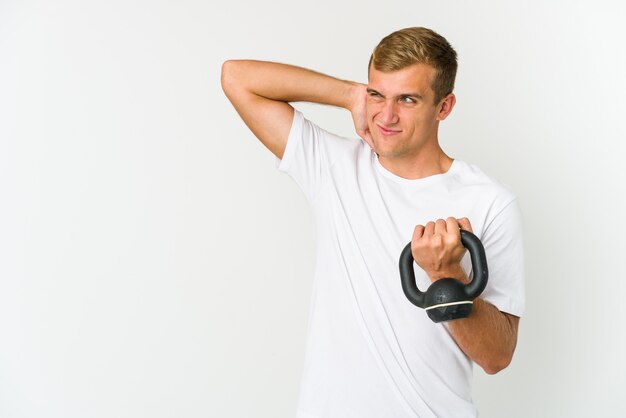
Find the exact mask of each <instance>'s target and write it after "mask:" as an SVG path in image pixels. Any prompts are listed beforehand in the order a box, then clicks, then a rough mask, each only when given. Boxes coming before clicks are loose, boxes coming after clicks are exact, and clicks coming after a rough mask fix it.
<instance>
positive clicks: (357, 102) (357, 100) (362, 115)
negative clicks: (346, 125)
mask: <svg viewBox="0 0 626 418" xmlns="http://www.w3.org/2000/svg"><path fill="white" fill-rule="evenodd" d="M350 112H351V113H352V121H353V122H354V129H355V130H356V133H357V135H358V136H360V137H361V139H363V141H365V142H367V144H368V145H369V146H370V148H372V149H374V142H373V141H372V135H371V133H370V130H369V126H368V124H367V86H366V85H365V84H357V85H356V88H355V89H354V94H353V99H352V105H351V107H350Z"/></svg>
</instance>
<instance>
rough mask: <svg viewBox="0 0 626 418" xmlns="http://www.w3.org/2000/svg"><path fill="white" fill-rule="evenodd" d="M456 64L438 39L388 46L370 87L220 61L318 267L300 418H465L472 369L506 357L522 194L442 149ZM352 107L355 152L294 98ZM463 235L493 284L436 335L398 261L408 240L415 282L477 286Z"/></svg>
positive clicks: (431, 35) (517, 303) (402, 34)
mask: <svg viewBox="0 0 626 418" xmlns="http://www.w3.org/2000/svg"><path fill="white" fill-rule="evenodd" d="M456 68H457V61H456V53H455V51H454V50H453V49H452V47H451V46H450V44H449V43H448V42H447V41H446V40H445V39H444V38H443V37H441V36H440V35H438V34H437V33H435V32H433V31H431V30H429V29H425V28H408V29H403V30H400V31H397V32H394V33H392V34H390V35H389V36H387V37H385V38H384V39H383V40H382V41H381V42H380V44H379V45H378V46H377V47H376V48H375V50H374V52H373V54H372V57H371V59H370V64H369V77H368V78H369V80H368V84H367V85H362V84H358V83H354V82H350V81H343V80H338V79H336V78H333V77H330V76H326V75H323V74H319V73H316V72H313V71H310V70H306V69H303V68H298V67H293V66H288V65H283V64H276V63H268V62H258V61H227V62H225V63H224V65H223V68H222V86H223V88H224V91H225V93H226V95H227V97H228V98H229V99H230V101H231V102H232V103H233V105H234V107H235V108H236V110H237V112H239V115H240V116H241V117H242V119H243V120H244V122H245V123H246V124H247V125H248V127H249V128H250V129H251V130H252V132H253V133H254V134H255V135H256V136H257V137H258V138H259V139H260V140H261V142H262V143H263V144H264V145H265V146H266V147H267V148H268V149H269V150H270V151H271V152H272V153H274V154H275V155H276V156H277V157H278V158H279V159H280V160H281V161H280V164H279V169H280V170H282V171H284V172H286V173H288V174H289V175H290V176H291V177H293V178H294V180H295V181H296V182H297V183H298V185H299V186H300V188H301V189H302V190H303V192H304V193H305V195H306V197H307V199H308V201H309V203H310V205H311V207H312V209H313V213H314V218H315V223H316V230H317V240H318V248H317V257H318V261H317V266H316V273H315V281H314V295H313V299H312V306H311V318H310V322H309V337H308V342H307V354H306V359H305V366H304V375H303V380H302V387H301V394H300V401H299V406H298V417H301V418H321V417H342V418H344V417H359V418H366V417H372V418H373V417H375V418H380V417H466V416H475V415H476V410H475V408H474V406H473V404H472V400H471V388H470V386H471V373H472V363H473V362H475V363H477V364H479V365H480V366H481V367H482V368H483V369H484V370H485V371H486V372H487V373H489V374H493V373H497V372H498V371H500V370H502V369H503V368H505V367H506V366H507V365H508V364H509V363H510V361H511V358H512V356H513V352H514V349H515V345H516V341H517V329H518V323H519V317H520V315H521V314H522V311H523V307H524V294H523V260H522V241H521V222H520V215H519V211H518V206H517V203H516V201H515V198H514V196H513V195H512V194H511V193H510V192H508V191H507V190H506V189H505V188H503V187H502V186H500V185H499V184H498V183H497V182H495V181H494V180H492V179H491V178H490V177H488V176H487V175H485V174H484V173H482V172H481V171H480V170H479V169H478V168H476V167H475V166H472V165H470V164H467V163H464V162H462V161H459V160H454V159H452V158H450V157H449V156H448V155H446V154H445V153H444V151H443V150H442V149H441V147H440V145H439V140H438V127H439V123H440V122H441V121H443V120H444V119H446V117H448V115H449V114H450V112H451V111H452V109H453V108H454V105H455V102H456V98H455V96H454V94H453V93H452V91H453V87H454V79H455V75H456ZM297 101H305V102H314V103H322V104H327V105H333V106H338V107H343V108H345V109H348V110H349V111H350V112H351V114H352V118H353V120H354V123H355V128H356V131H357V133H358V135H359V136H360V137H361V138H362V139H363V141H354V140H349V139H345V138H341V137H338V136H336V135H334V134H332V133H329V132H326V131H324V130H323V129H321V128H319V127H318V126H316V125H314V124H313V123H311V122H310V121H308V120H306V119H305V118H304V117H303V115H302V114H301V113H300V112H297V111H294V109H293V108H292V107H291V106H290V105H289V102H297ZM459 228H462V229H466V230H470V231H472V230H473V232H474V233H475V234H476V235H477V236H478V237H479V238H480V239H481V240H482V241H483V245H484V246H485V251H486V254H487V260H488V264H489V270H490V281H489V283H488V286H487V288H486V290H485V291H484V292H483V294H482V295H481V296H480V297H479V298H478V299H476V300H475V301H474V305H473V309H472V313H471V315H470V316H469V317H468V318H466V319H461V320H455V321H450V322H447V323H439V324H436V323H433V322H432V321H430V319H429V318H428V316H427V315H426V313H425V312H424V311H423V310H421V309H419V308H416V307H415V306H414V305H412V304H411V303H410V302H409V301H408V300H407V299H406V298H405V297H404V295H403V293H402V289H401V285H400V279H399V272H398V259H399V255H400V252H401V250H402V248H403V247H404V246H405V245H406V243H407V242H409V241H412V253H413V257H414V259H415V261H416V263H417V264H418V266H419V268H416V281H417V284H418V287H419V288H421V289H425V288H427V287H428V285H429V284H430V283H431V282H432V281H436V280H438V279H440V278H443V277H453V278H457V279H459V280H461V281H464V282H468V281H469V280H470V279H469V276H468V273H469V272H470V270H471V264H470V263H469V259H468V257H467V255H466V252H465V251H464V248H463V247H462V246H461V244H460V232H459Z"/></svg>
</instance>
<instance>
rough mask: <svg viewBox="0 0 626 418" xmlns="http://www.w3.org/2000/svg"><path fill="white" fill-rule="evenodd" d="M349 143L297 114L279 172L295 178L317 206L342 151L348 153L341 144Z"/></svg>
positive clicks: (278, 164) (308, 197)
mask: <svg viewBox="0 0 626 418" xmlns="http://www.w3.org/2000/svg"><path fill="white" fill-rule="evenodd" d="M346 141H347V140H346V139H345V138H341V137H338V136H336V135H334V134H332V133H330V132H328V131H325V130H324V129H322V128H320V127H319V126H317V125H315V124H314V123H312V122H311V121H309V120H308V119H306V118H305V117H304V115H303V114H302V113H301V112H299V111H298V110H294V116H293V123H292V125H291V130H290V132H289V137H288V139H287V146H286V148H285V152H284V153H283V158H282V159H281V160H279V161H278V162H277V168H278V170H279V171H282V172H284V173H286V174H288V175H289V176H290V177H291V178H293V179H294V181H295V182H296V183H297V185H298V186H299V187H300V189H301V190H302V191H303V192H304V194H305V196H306V198H307V200H308V201H309V202H313V201H314V200H315V198H316V196H317V193H318V192H319V190H320V187H321V186H322V185H323V183H324V181H325V180H326V179H327V178H328V175H329V174H328V173H329V168H330V166H331V165H332V162H333V160H335V159H337V158H338V157H339V156H340V155H341V154H342V149H343V150H344V151H345V147H342V144H341V143H345V142H346ZM343 153H344V154H345V152H343Z"/></svg>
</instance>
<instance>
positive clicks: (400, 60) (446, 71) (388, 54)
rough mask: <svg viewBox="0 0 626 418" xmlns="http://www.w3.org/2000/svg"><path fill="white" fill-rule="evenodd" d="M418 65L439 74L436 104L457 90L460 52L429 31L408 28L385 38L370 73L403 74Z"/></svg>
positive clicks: (434, 86)
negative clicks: (457, 54) (426, 66)
mask: <svg viewBox="0 0 626 418" xmlns="http://www.w3.org/2000/svg"><path fill="white" fill-rule="evenodd" d="M414 64H426V65H429V66H431V67H433V68H434V69H435V71H436V76H435V79H434V80H433V84H432V89H433V91H434V92H435V104H437V103H439V101H440V100H441V99H443V98H444V97H445V96H447V95H448V94H450V93H452V90H454V79H455V78H456V70H457V58H456V52H455V51H454V49H453V48H452V46H451V45H450V44H449V43H448V41H447V40H446V39H445V38H444V37H443V36H441V35H439V34H438V33H436V32H434V31H432V30H430V29H427V28H406V29H401V30H398V31H396V32H393V33H392V34H389V35H387V36H385V37H384V38H383V39H382V40H381V41H380V43H379V44H378V45H377V46H376V48H374V52H373V53H372V56H371V57H370V62H369V65H368V71H369V70H371V68H372V67H373V68H375V69H376V70H378V71H382V72H392V71H398V70H402V69H404V68H406V67H409V66H411V65H414Z"/></svg>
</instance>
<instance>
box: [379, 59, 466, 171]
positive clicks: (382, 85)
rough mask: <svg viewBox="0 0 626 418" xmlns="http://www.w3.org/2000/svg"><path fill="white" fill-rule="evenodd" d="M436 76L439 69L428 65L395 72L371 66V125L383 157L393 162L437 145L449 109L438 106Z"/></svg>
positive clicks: (380, 155)
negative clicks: (440, 128) (441, 121)
mask: <svg viewBox="0 0 626 418" xmlns="http://www.w3.org/2000/svg"><path fill="white" fill-rule="evenodd" d="M435 74H436V70H435V69H434V68H433V67H431V66H429V65H425V64H415V65H412V66H410V67H406V68H404V69H402V70H398V71H393V72H382V71H379V70H376V69H375V68H374V66H373V65H372V66H371V67H370V73H369V84H368V99H367V122H368V126H369V130H370V133H371V135H372V140H373V142H374V151H375V152H376V153H377V154H378V156H379V157H380V158H383V159H387V160H390V161H393V160H397V159H401V158H406V157H411V156H415V155H417V154H418V153H419V152H420V151H421V150H423V149H425V147H428V146H431V145H433V144H437V127H438V123H439V120H443V119H445V116H447V114H448V113H449V111H448V112H443V113H442V107H443V108H445V107H446V106H445V105H444V106H442V103H437V104H434V96H435V93H434V91H433V90H432V87H431V86H432V82H433V80H434V77H435ZM449 96H452V95H449ZM446 100H448V99H444V100H443V102H445V101H446ZM452 100H454V98H453V97H452ZM452 105H454V103H452ZM444 110H445V109H444ZM450 110H451V108H450Z"/></svg>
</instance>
